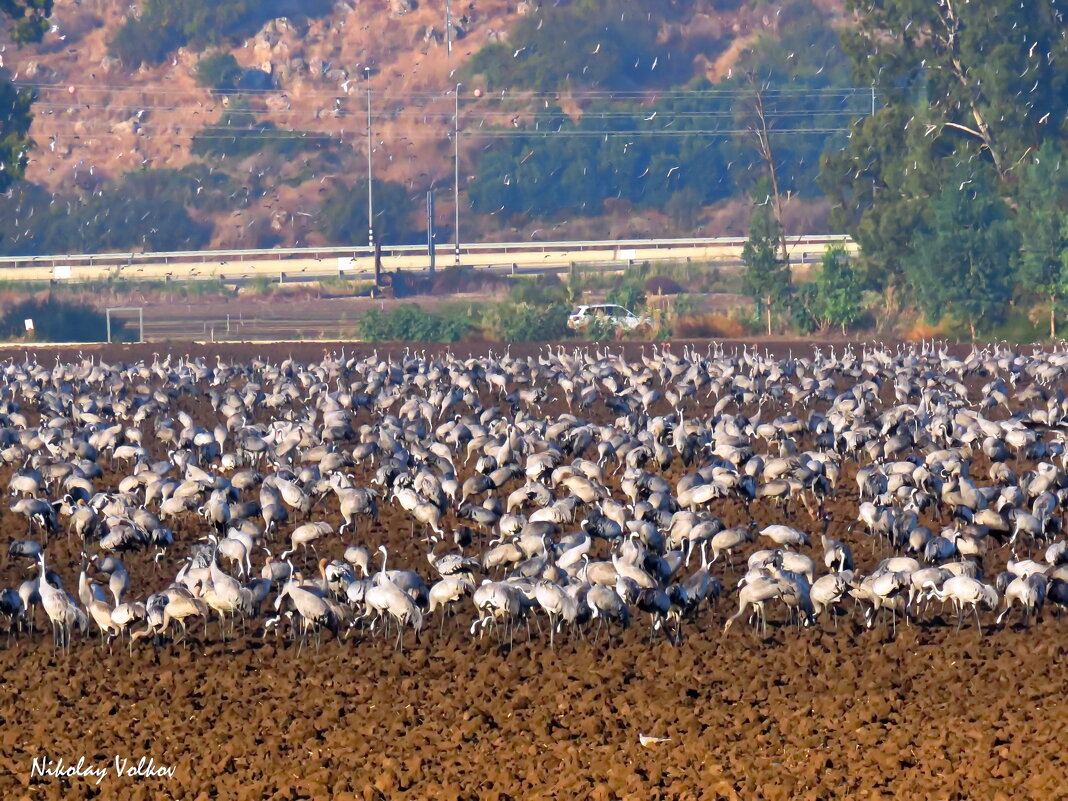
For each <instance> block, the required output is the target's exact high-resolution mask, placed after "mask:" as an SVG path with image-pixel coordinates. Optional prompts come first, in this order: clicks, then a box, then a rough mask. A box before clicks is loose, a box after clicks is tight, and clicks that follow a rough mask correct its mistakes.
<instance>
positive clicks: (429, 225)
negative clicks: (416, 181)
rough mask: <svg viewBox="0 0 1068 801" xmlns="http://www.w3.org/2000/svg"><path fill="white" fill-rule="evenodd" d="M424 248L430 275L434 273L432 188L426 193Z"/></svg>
mask: <svg viewBox="0 0 1068 801" xmlns="http://www.w3.org/2000/svg"><path fill="white" fill-rule="evenodd" d="M426 249H427V253H428V254H429V256H430V275H431V277H433V275H434V265H435V257H436V255H437V254H436V253H435V252H434V190H433V189H431V190H429V191H428V192H427V193H426Z"/></svg>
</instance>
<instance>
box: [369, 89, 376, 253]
mask: <svg viewBox="0 0 1068 801" xmlns="http://www.w3.org/2000/svg"><path fill="white" fill-rule="evenodd" d="M373 149H374V143H373V141H372V140H371V87H370V86H368V87H367V244H368V245H369V246H370V247H372V248H373V247H374V246H375V204H374V197H373V196H372V193H371V183H372V175H373V173H372V169H371V151H372V150H373Z"/></svg>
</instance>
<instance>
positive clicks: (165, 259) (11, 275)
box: [0, 235, 853, 281]
mask: <svg viewBox="0 0 1068 801" xmlns="http://www.w3.org/2000/svg"><path fill="white" fill-rule="evenodd" d="M745 242H746V239H745V238H744V237H706V238H692V239H611V240H587V241H576V242H482V243H471V244H468V245H462V246H461V247H460V260H461V263H462V264H464V265H466V266H474V267H489V266H498V267H499V266H508V265H512V266H513V267H527V268H535V269H536V268H545V267H559V266H561V265H567V264H570V263H587V264H589V263H612V264H626V263H630V262H640V261H647V260H648V261H652V260H662V259H667V260H671V259H675V260H679V261H685V260H702V259H707V260H710V261H715V260H725V259H735V260H736V259H737V258H739V257H740V255H741V249H742V247H743V246H744V245H745ZM831 244H843V245H845V246H846V247H847V248H849V249H852V248H853V245H852V242H851V241H850V240H849V238H848V237H845V236H837V235H809V236H792V237H787V246H788V248H789V249H790V251H791V259H792V261H795V262H796V261H800V262H801V263H805V262H807V261H810V257H811V256H812V254H814V253H815V254H819V253H822V252H823V250H824V249H825V248H826V247H827V246H828V245H831ZM381 254H382V261H383V269H387V270H391V269H426V268H427V266H428V263H429V256H428V253H427V247H426V245H425V244H423V245H391V246H383V247H382V249H381ZM435 257H436V260H437V263H438V265H439V266H440V267H447V266H450V265H452V264H453V263H454V258H455V248H454V246H453V245H451V244H441V245H437V246H436V247H435ZM373 269H374V253H373V251H372V249H371V248H369V247H367V246H351V247H326V248H272V249H263V250H197V251H172V252H164V253H141V252H131V253H79V254H57V255H50V256H3V257H0V280H26V281H42V280H57V281H66V280H70V281H87V280H100V279H106V278H123V279H127V280H138V279H140V280H197V279H208V278H216V277H223V278H251V277H256V276H270V277H278V278H280V279H283V278H285V277H287V274H292V275H289V276H288V277H292V278H297V277H307V278H310V277H313V276H327V275H339V274H346V273H349V274H354V275H361V274H363V275H366V274H370V273H371V272H373Z"/></svg>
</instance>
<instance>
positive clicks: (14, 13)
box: [0, 0, 52, 45]
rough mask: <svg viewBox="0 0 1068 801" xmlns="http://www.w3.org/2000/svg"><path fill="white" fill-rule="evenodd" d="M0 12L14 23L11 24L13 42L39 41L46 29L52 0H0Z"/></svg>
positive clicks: (50, 13)
mask: <svg viewBox="0 0 1068 801" xmlns="http://www.w3.org/2000/svg"><path fill="white" fill-rule="evenodd" d="M0 12H3V14H4V16H6V17H7V18H8V19H10V20H13V21H14V23H15V24H14V25H12V26H11V39H12V41H14V42H15V44H19V45H22V44H28V43H29V42H39V41H41V38H42V37H43V36H44V35H45V32H46V31H47V30H48V18H49V17H50V16H51V15H52V0H0Z"/></svg>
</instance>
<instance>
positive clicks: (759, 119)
mask: <svg viewBox="0 0 1068 801" xmlns="http://www.w3.org/2000/svg"><path fill="white" fill-rule="evenodd" d="M748 78H749V85H750V86H752V87H753V113H754V114H755V115H756V120H755V121H754V124H753V125H751V126H749V132H750V133H751V134H752V135H753V136H754V137H756V143H757V152H758V153H759V154H760V158H762V159H763V160H764V163H765V164H766V165H767V167H768V177H769V178H770V179H771V193H772V200H773V202H774V205H773V206H772V208H773V209H774V210H775V221H776V222H777V223H778V224H779V248H780V258H781V259H782V260H783V262H786V261H787V253H786V229H785V228H783V225H782V195H781V194H780V193H779V174H778V172H777V171H776V169H775V156H774V152H773V151H772V148H771V139H770V137H769V136H768V118H767V114H766V113H765V111H764V90H763V88H762V87H759V86H757V83H756V77H755V76H754V75H753V73H752V72H750V73H748Z"/></svg>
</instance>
